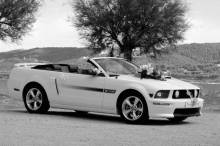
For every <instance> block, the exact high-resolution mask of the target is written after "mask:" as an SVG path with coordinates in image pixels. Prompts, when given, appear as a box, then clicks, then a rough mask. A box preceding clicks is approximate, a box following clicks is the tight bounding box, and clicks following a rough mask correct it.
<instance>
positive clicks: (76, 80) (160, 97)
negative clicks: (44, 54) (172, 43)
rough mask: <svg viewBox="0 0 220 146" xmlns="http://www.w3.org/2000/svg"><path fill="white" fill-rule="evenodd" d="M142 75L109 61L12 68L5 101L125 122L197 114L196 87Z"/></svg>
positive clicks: (179, 118)
mask: <svg viewBox="0 0 220 146" xmlns="http://www.w3.org/2000/svg"><path fill="white" fill-rule="evenodd" d="M144 71H145V70H141V71H140V69H139V68H138V67H137V66H136V65H134V64H132V63H130V62H127V61H126V60H124V59H120V58H113V57H97V58H86V59H81V61H78V62H76V63H74V64H72V65H69V64H46V63H26V64H25V63H24V64H16V65H15V67H14V68H13V70H12V71H11V74H10V78H9V80H8V89H9V93H10V96H11V97H14V98H19V99H23V101H24V105H25V107H26V109H27V111H28V112H30V113H44V112H47V111H48V110H49V108H50V107H53V108H62V109H73V110H75V111H77V112H81V113H86V112H99V113H110V114H119V115H120V116H121V117H122V118H123V119H124V120H125V121H126V122H128V123H138V122H141V121H144V120H147V119H149V118H167V119H169V120H173V121H183V120H185V119H186V118H188V117H192V116H200V115H201V108H202V107H203V102H204V101H203V99H201V98H200V97H199V95H200V89H199V88H198V87H197V86H195V85H192V84H190V83H187V82H184V81H181V80H178V79H175V78H172V77H167V76H163V78H162V76H159V77H158V76H157V75H153V74H152V75H149V74H146V75H144V74H145V73H146V71H145V72H144Z"/></svg>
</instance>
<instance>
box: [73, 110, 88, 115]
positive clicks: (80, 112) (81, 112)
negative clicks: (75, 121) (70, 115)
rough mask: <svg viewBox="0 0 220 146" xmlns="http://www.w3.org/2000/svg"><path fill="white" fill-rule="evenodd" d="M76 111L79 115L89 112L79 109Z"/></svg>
mask: <svg viewBox="0 0 220 146" xmlns="http://www.w3.org/2000/svg"><path fill="white" fill-rule="evenodd" d="M75 112H76V113H77V114H79V115H87V114H88V112H87V111H78V110H75Z"/></svg>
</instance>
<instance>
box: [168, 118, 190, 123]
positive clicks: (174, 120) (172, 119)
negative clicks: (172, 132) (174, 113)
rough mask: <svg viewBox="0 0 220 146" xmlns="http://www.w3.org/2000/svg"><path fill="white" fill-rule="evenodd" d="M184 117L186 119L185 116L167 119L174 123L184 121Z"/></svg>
mask: <svg viewBox="0 0 220 146" xmlns="http://www.w3.org/2000/svg"><path fill="white" fill-rule="evenodd" d="M186 119H187V117H174V118H168V120H170V121H171V122H174V123H179V122H182V121H184V120H186Z"/></svg>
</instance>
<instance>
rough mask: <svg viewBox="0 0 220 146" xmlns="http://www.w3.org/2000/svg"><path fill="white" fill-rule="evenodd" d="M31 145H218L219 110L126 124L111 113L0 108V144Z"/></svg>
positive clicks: (219, 140) (6, 145)
mask: <svg viewBox="0 0 220 146" xmlns="http://www.w3.org/2000/svg"><path fill="white" fill-rule="evenodd" d="M13 145H16V146H17V145H18V146H31V145H36V146H37V145H45V146H50V145H51V146H52V145H53V146H54V145H68V146H70V145H71V146H72V145H76V146H80V145H94V146H97V145H100V146H105V145H107V146H108V145H109V146H117V145H121V146H128V145H132V146H133V145H138V146H139V145H148V146H153V145H163V146H166V145H167V146H172V145H173V146H177V145H192V146H195V145H201V146H203V145H211V146H219V145H220V113H204V115H203V116H202V117H198V118H189V119H188V120H186V121H185V122H183V123H180V124H172V123H170V122H168V121H167V120H150V121H149V122H148V123H146V124H144V125H129V124H125V123H124V122H123V121H122V120H121V119H120V118H119V117H117V116H111V115H108V116H107V115H97V114H88V115H86V116H85V115H84V116H83V115H78V114H76V113H75V112H73V111H64V110H53V109H52V110H51V111H50V112H49V113H48V114H44V115H40V114H29V113H27V112H26V111H25V109H24V108H22V107H19V108H17V107H14V108H13V107H1V108H0V146H13Z"/></svg>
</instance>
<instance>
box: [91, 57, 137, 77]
mask: <svg viewBox="0 0 220 146" xmlns="http://www.w3.org/2000/svg"><path fill="white" fill-rule="evenodd" d="M109 59H110V60H111V59H112V60H121V61H123V62H125V63H127V64H129V65H131V66H133V67H134V68H135V70H136V71H138V68H139V66H137V65H136V64H134V63H131V62H129V61H127V60H126V59H124V58H117V57H97V58H91V59H90V60H91V61H92V62H93V63H95V64H96V66H98V68H100V70H101V71H102V72H103V73H104V74H105V75H106V76H108V77H110V75H112V74H109V73H107V72H106V70H105V69H104V68H103V67H102V66H101V65H100V64H99V63H98V61H97V60H109ZM131 74H132V75H134V74H133V73H131ZM131 74H114V75H115V76H119V75H131Z"/></svg>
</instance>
